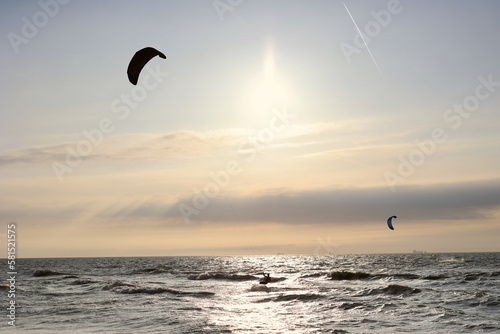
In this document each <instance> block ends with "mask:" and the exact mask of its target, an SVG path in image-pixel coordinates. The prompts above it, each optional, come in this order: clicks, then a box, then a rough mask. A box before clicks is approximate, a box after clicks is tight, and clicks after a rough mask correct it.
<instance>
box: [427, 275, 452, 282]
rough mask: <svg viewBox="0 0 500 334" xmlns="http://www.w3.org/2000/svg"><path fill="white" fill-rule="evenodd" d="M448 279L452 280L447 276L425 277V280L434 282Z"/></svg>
mask: <svg viewBox="0 0 500 334" xmlns="http://www.w3.org/2000/svg"><path fill="white" fill-rule="evenodd" d="M446 278H450V276H446V275H428V276H424V277H423V279H427V280H433V281H436V280H440V279H446Z"/></svg>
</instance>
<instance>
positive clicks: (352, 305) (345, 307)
mask: <svg viewBox="0 0 500 334" xmlns="http://www.w3.org/2000/svg"><path fill="white" fill-rule="evenodd" d="M363 307H366V304H364V303H356V302H353V303H348V302H344V303H342V304H340V305H339V306H338V308H339V309H341V310H344V311H346V310H351V309H353V308H363Z"/></svg>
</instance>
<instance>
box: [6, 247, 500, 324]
mask: <svg viewBox="0 0 500 334" xmlns="http://www.w3.org/2000/svg"><path fill="white" fill-rule="evenodd" d="M17 265H18V266H17V272H18V275H17V276H16V305H17V308H16V327H15V328H14V327H11V326H8V325H7V321H8V318H7V310H6V308H7V306H8V301H9V299H8V298H7V290H6V289H5V288H4V289H2V290H0V293H1V296H0V303H1V310H2V311H1V313H2V317H1V323H0V332H1V333H500V284H499V283H500V253H464V254H376V255H324V256H314V255H311V256H292V255H276V256H216V257H215V256H214V257H136V258H52V259H19V260H18V262H17ZM263 272H268V273H270V274H271V277H272V278H273V280H272V282H271V283H269V284H267V285H264V284H259V278H260V277H262V273H263ZM0 275H1V278H2V283H1V284H4V283H6V281H5V280H6V270H5V271H4V272H3V273H0Z"/></svg>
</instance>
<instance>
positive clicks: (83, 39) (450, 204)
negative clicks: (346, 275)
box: [0, 0, 500, 257]
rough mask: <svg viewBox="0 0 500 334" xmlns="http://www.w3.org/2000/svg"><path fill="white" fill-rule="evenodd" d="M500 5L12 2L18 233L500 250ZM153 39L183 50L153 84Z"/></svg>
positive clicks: (73, 243)
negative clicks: (142, 62) (134, 72)
mask: <svg viewBox="0 0 500 334" xmlns="http://www.w3.org/2000/svg"><path fill="white" fill-rule="evenodd" d="M499 13H500V2H498V1H494V0H491V1H487V0H481V1H465V0H464V1H457V0H453V1H451V0H449V1H410V0H401V1H385V0H384V1H369V2H368V1H345V2H342V1H292V0H288V1H265V0H262V1H257V0H216V1H212V0H203V1H202V0H198V1H193V0H179V1H87V0H86V1H81V0H72V1H67V0H65V1H63V0H59V1H56V0H40V1H13V0H12V1H2V2H1V3H0V32H1V35H2V36H3V37H2V39H1V42H0V43H1V45H0V48H1V50H2V52H1V57H0V77H1V80H0V85H1V86H0V113H1V122H0V170H1V174H0V189H1V193H0V228H1V229H2V230H0V241H2V243H1V244H2V245H4V246H5V247H6V243H5V241H6V235H5V234H6V232H7V224H8V223H10V222H16V223H17V230H18V244H17V245H18V255H19V256H22V257H63V256H134V255H219V254H275V253H277V252H281V253H318V254H322V253H325V252H330V251H331V252H334V253H379V252H408V251H412V250H413V249H417V250H427V251H429V252H453V251H500V247H499V246H498V240H499V239H500V155H499V149H500V114H499V106H500V20H499V19H498V14H499ZM358 29H359V30H358ZM359 32H361V35H360V34H359ZM146 46H151V47H155V48H157V49H158V50H160V51H162V52H163V53H165V55H166V56H167V59H166V60H164V59H161V58H159V57H156V58H154V59H152V60H151V61H150V62H149V63H148V65H147V66H146V68H145V69H144V70H143V72H142V73H141V77H140V78H139V83H138V85H137V86H133V85H132V84H130V83H129V82H128V78H127V74H126V69H127V66H128V63H129V61H130V59H131V57H132V56H133V55H134V53H135V52H136V51H137V50H139V49H141V48H143V47H146ZM391 215H397V216H398V218H397V219H395V220H394V221H393V223H394V226H395V230H394V231H391V230H389V229H388V228H387V225H386V219H387V218H388V217H389V216H391ZM5 247H2V250H1V252H2V254H4V253H5Z"/></svg>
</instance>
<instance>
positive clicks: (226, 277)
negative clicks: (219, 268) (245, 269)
mask: <svg viewBox="0 0 500 334" xmlns="http://www.w3.org/2000/svg"><path fill="white" fill-rule="evenodd" d="M257 278H258V277H256V276H253V275H239V274H223V273H208V272H206V273H202V274H193V275H189V276H188V279H190V280H196V281H198V280H207V279H220V280H227V281H253V280H256V279H257Z"/></svg>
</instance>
